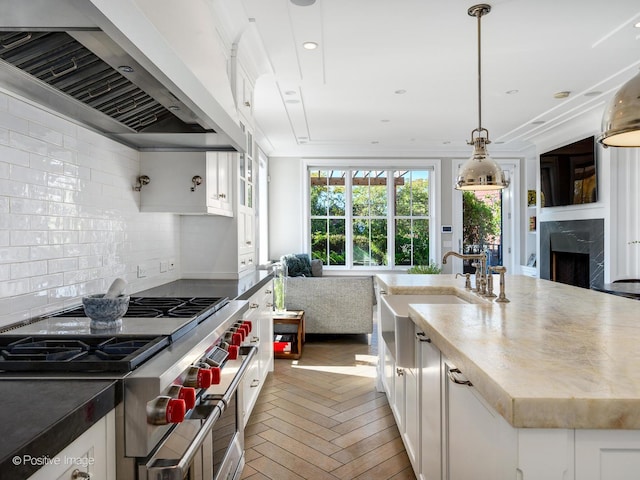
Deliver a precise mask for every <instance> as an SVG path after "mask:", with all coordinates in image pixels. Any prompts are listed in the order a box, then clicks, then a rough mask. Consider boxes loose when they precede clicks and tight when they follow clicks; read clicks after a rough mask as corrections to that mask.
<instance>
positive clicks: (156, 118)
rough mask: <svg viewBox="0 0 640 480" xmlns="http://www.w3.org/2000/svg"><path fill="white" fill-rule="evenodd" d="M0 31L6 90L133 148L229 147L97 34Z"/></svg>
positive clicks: (1, 79) (0, 72)
mask: <svg viewBox="0 0 640 480" xmlns="http://www.w3.org/2000/svg"><path fill="white" fill-rule="evenodd" d="M2 30H3V31H0V85H3V86H5V87H7V88H8V89H9V90H11V91H13V92H15V93H17V94H19V95H22V96H24V97H25V98H28V99H30V100H32V101H35V102H37V103H39V104H41V105H45V106H47V107H49V108H51V109H52V110H54V111H56V112H58V113H60V114H63V115H65V116H67V117H69V118H70V119H72V120H74V121H78V122H80V123H82V124H84V125H87V126H89V127H91V128H93V129H95V130H98V131H100V132H102V133H104V134H106V135H107V136H110V137H112V138H114V139H116V140H118V141H121V142H123V143H125V144H128V145H130V146H133V147H138V148H142V149H154V148H162V149H167V148H168V149H173V148H175V149H180V150H184V149H190V150H236V148H235V146H234V145H237V143H236V142H234V141H233V140H231V139H230V137H229V136H228V135H227V134H226V133H225V132H216V131H215V130H213V129H211V128H209V123H210V122H205V121H202V120H201V119H200V118H199V117H198V116H197V115H196V114H195V113H194V112H193V111H192V110H191V109H190V108H189V107H188V106H187V105H186V104H185V103H183V102H182V101H181V100H180V99H179V98H178V97H177V96H176V95H174V94H173V93H171V92H170V91H169V89H167V88H166V87H165V86H164V85H163V84H162V83H161V82H160V81H159V80H157V79H156V78H154V77H153V76H152V75H151V74H150V73H149V72H147V71H146V70H145V69H144V68H143V67H142V66H141V65H140V64H139V63H138V62H136V61H135V60H134V59H133V58H132V57H131V56H130V55H129V54H128V53H126V52H125V51H124V50H123V49H122V48H121V47H120V46H119V45H118V44H116V43H115V42H114V41H113V40H112V39H111V38H109V36H107V35H106V34H105V33H104V32H102V31H101V30H99V29H95V28H93V29H77V30H70V29H64V31H63V30H61V29H42V28H36V29H21V30H17V29H16V30H7V29H2ZM238 131H239V129H238ZM194 134H198V135H194Z"/></svg>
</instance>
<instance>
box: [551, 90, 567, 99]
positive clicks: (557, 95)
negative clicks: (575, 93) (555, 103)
mask: <svg viewBox="0 0 640 480" xmlns="http://www.w3.org/2000/svg"><path fill="white" fill-rule="evenodd" d="M569 95H571V92H569V91H568V90H565V91H562V92H556V93H554V94H553V98H560V99H561V98H567V97H568V96H569Z"/></svg>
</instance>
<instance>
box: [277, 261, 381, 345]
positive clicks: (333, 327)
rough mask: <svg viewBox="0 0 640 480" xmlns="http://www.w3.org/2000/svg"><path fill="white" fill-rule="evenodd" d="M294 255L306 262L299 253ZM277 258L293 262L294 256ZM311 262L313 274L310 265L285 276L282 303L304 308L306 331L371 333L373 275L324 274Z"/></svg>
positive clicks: (295, 269)
mask: <svg viewBox="0 0 640 480" xmlns="http://www.w3.org/2000/svg"><path fill="white" fill-rule="evenodd" d="M296 256H297V257H298V258H302V260H304V262H306V259H304V257H303V256H302V255H300V254H298V255H296ZM287 260H289V261H287ZM292 261H293V263H292ZM281 262H282V263H284V264H285V265H286V264H287V263H289V265H296V266H297V264H296V263H295V262H296V259H292V258H289V259H287V258H285V257H282V259H281ZM309 263H310V262H309ZM314 263H315V265H314V267H315V268H314V269H313V270H314V273H315V276H314V275H312V274H311V268H309V269H308V270H304V269H303V270H302V271H300V270H298V269H297V267H296V268H292V269H291V270H292V271H294V272H293V273H295V274H296V275H297V276H294V277H292V276H288V277H286V285H285V295H284V302H285V306H286V308H287V310H304V312H305V331H306V333H318V334H361V333H367V334H370V333H373V307H374V304H375V298H376V297H375V292H374V286H373V285H374V284H373V277H372V276H332V275H324V274H322V271H321V269H320V270H318V268H317V267H318V265H317V263H316V262H315V261H314Z"/></svg>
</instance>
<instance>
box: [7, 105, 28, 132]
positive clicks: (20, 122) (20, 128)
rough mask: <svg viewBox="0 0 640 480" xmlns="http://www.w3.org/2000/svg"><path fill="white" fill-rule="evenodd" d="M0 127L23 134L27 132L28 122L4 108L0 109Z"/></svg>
mask: <svg viewBox="0 0 640 480" xmlns="http://www.w3.org/2000/svg"><path fill="white" fill-rule="evenodd" d="M0 127H2V128H6V129H7V130H10V131H13V132H19V133H22V134H24V135H28V134H29V122H28V121H27V120H25V119H24V118H20V117H17V116H15V115H13V114H11V113H9V112H7V111H6V110H4V111H2V110H0Z"/></svg>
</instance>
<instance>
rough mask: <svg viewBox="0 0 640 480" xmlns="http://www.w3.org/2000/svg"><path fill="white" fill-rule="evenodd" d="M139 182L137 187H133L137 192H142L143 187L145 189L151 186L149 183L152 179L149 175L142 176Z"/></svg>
mask: <svg viewBox="0 0 640 480" xmlns="http://www.w3.org/2000/svg"><path fill="white" fill-rule="evenodd" d="M137 180H138V183H136V185H135V187H133V189H134V190H135V191H136V192H139V191H140V190H142V187H144V186H145V185H149V182H150V181H151V179H150V178H149V177H148V176H147V175H140V176H139V177H138V178H137Z"/></svg>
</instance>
